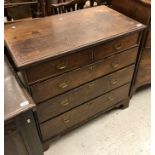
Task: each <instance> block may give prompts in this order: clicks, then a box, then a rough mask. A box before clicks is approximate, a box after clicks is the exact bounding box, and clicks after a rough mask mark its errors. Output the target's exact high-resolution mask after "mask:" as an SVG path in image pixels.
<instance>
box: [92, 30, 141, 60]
mask: <svg viewBox="0 0 155 155" xmlns="http://www.w3.org/2000/svg"><path fill="white" fill-rule="evenodd" d="M138 36H139V33H133V34H130V35H127V36H125V37H122V38H119V39H115V40H113V41H110V42H108V43H105V44H102V45H99V46H96V47H95V49H94V59H95V60H100V59H103V58H105V57H107V56H110V55H111V54H114V53H117V52H120V51H123V50H126V49H128V48H131V47H133V46H136V45H137V44H138Z"/></svg>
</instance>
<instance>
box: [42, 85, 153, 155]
mask: <svg viewBox="0 0 155 155" xmlns="http://www.w3.org/2000/svg"><path fill="white" fill-rule="evenodd" d="M150 96H151V91H150V88H146V89H144V90H141V91H140V92H137V93H136V94H135V95H134V96H133V97H132V99H131V101H130V106H129V108H127V109H125V110H113V111H111V112H108V113H106V114H104V115H102V116H100V117H98V118H97V119H95V120H93V121H90V122H88V123H87V124H86V125H84V126H82V127H80V128H78V129H76V130H74V131H73V132H71V133H69V134H66V135H65V136H63V137H62V138H60V139H59V140H57V141H55V142H53V143H52V144H51V145H50V148H49V150H47V151H46V152H45V155H149V154H150V130H151V129H150V117H151V116H150V113H151V112H150V111H151V109H150V107H151V105H150V102H151V101H150V100H151V99H150Z"/></svg>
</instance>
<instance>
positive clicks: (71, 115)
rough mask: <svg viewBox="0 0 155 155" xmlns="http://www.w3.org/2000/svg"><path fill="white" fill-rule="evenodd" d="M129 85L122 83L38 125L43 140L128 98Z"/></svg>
mask: <svg viewBox="0 0 155 155" xmlns="http://www.w3.org/2000/svg"><path fill="white" fill-rule="evenodd" d="M129 87H130V85H129V84H127V85H124V86H122V87H120V88H118V89H116V90H113V91H111V92H109V93H107V94H104V95H102V96H100V97H98V98H96V99H94V100H91V101H90V102H87V103H85V104H83V105H81V106H79V107H77V108H75V109H72V110H71V111H69V112H66V113H64V114H63V115H60V116H58V117H56V118H55V119H51V120H49V121H47V122H45V123H43V124H41V125H40V129H41V134H42V139H43V141H45V140H47V139H49V138H51V137H54V136H56V135H58V134H59V133H61V132H64V131H65V130H67V129H69V128H71V127H73V126H75V125H78V124H79V123H81V122H83V121H86V120H87V119H88V118H91V117H92V116H94V115H96V114H97V113H99V112H102V111H104V110H105V109H107V108H109V107H111V106H113V105H114V104H117V103H118V102H120V101H122V100H124V99H126V98H128V92H129Z"/></svg>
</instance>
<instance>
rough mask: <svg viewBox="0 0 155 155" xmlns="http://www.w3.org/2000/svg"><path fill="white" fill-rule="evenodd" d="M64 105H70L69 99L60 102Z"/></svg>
mask: <svg viewBox="0 0 155 155" xmlns="http://www.w3.org/2000/svg"><path fill="white" fill-rule="evenodd" d="M60 104H61V105H62V106H64V107H66V106H67V105H69V101H68V100H65V101H62V102H61V103H60Z"/></svg>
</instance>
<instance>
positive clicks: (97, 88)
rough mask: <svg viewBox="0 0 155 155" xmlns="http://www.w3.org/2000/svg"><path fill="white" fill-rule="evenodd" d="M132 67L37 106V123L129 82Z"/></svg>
mask: <svg viewBox="0 0 155 155" xmlns="http://www.w3.org/2000/svg"><path fill="white" fill-rule="evenodd" d="M133 70H134V65H132V66H130V67H127V68H125V69H122V70H120V71H117V72H115V73H112V74H109V75H107V76H104V77H102V78H99V79H97V80H94V81H92V82H90V83H87V84H85V85H82V86H80V87H78V88H76V89H74V90H71V91H69V92H67V93H65V94H62V95H59V96H57V97H55V98H53V99H50V100H48V101H46V102H43V103H41V104H39V105H38V106H37V116H38V120H39V122H40V123H41V122H44V121H46V120H48V119H50V118H52V117H54V116H56V115H59V114H61V113H63V112H65V111H67V110H70V109H71V108H73V107H76V106H78V105H80V104H82V103H84V102H86V101H88V100H90V99H93V98H95V97H97V96H99V95H102V94H104V93H106V92H108V91H110V90H112V89H114V88H117V87H119V86H122V85H124V84H126V83H128V82H130V81H131V79H132V75H133Z"/></svg>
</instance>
